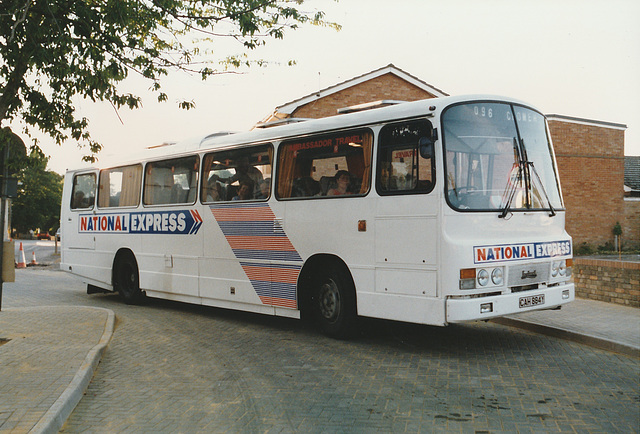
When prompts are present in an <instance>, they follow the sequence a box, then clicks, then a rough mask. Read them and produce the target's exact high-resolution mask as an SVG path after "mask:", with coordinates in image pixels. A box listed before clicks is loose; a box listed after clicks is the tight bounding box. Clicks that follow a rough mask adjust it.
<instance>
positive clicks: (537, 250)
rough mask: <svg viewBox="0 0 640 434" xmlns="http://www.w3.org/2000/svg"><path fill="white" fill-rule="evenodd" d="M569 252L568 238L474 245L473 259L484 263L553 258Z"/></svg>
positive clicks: (475, 261) (478, 262)
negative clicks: (535, 241) (522, 242)
mask: <svg viewBox="0 0 640 434" xmlns="http://www.w3.org/2000/svg"><path fill="white" fill-rule="evenodd" d="M570 254H571V241H570V240H562V241H551V242H545V243H527V244H500V245H490V246H476V247H474V248H473V261H474V263H476V264H486V263H491V262H500V261H522V260H527V259H540V258H554V257H556V256H568V255H570Z"/></svg>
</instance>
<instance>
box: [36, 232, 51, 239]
mask: <svg viewBox="0 0 640 434" xmlns="http://www.w3.org/2000/svg"><path fill="white" fill-rule="evenodd" d="M38 239H39V240H50V239H51V235H49V232H39V233H38Z"/></svg>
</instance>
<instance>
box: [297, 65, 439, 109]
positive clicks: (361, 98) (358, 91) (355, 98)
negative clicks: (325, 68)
mask: <svg viewBox="0 0 640 434" xmlns="http://www.w3.org/2000/svg"><path fill="white" fill-rule="evenodd" d="M433 97H434V96H433V95H431V94H430V93H429V92H427V91H425V90H422V89H420V88H419V87H417V86H414V85H412V84H411V83H408V82H406V81H405V80H403V79H401V78H399V77H397V76H396V75H393V74H391V73H389V74H384V75H381V76H380V77H377V78H375V79H372V80H368V81H365V82H364V83H360V84H357V85H355V86H351V87H349V88H347V89H344V90H342V91H340V92H336V93H333V94H331V95H328V96H326V97H324V98H320V99H318V100H316V101H314V102H312V103H310V104H307V105H304V106H302V107H300V108H298V109H296V110H295V111H294V112H293V113H292V117H294V118H322V117H327V116H335V115H337V114H338V109H341V108H344V107H349V106H353V105H357V104H364V103H367V102H373V101H380V100H385V99H391V100H400V101H417V100H420V99H427V98H433Z"/></svg>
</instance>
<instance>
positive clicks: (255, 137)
mask: <svg viewBox="0 0 640 434" xmlns="http://www.w3.org/2000/svg"><path fill="white" fill-rule="evenodd" d="M473 100H485V101H505V102H513V103H519V104H524V105H527V106H530V105H529V104H526V103H525V102H523V101H520V100H517V99H514V98H509V97H503V96H497V95H458V96H447V97H442V98H430V99H423V100H419V101H412V102H404V103H399V104H394V105H389V106H385V107H380V108H374V109H371V110H366V111H357V112H354V113H346V114H340V115H336V116H330V117H326V118H319V119H309V120H305V121H304V122H295V123H289V124H285V125H280V126H273V127H270V128H255V129H253V130H250V131H246V132H240V133H232V132H228V131H224V132H218V133H213V134H208V135H206V136H204V137H195V138H191V139H188V140H184V141H180V142H176V143H165V144H163V145H161V146H153V147H151V148H147V149H145V150H143V151H141V152H137V153H135V155H128V156H127V157H125V158H119V159H117V160H116V159H115V158H113V157H112V158H105V163H108V164H106V165H102V164H101V165H100V166H101V167H114V166H117V165H125V164H130V163H131V162H137V161H146V160H154V159H158V158H162V157H165V158H166V157H167V156H172V155H175V156H179V155H181V154H186V153H192V152H198V151H206V150H214V149H221V148H226V147H231V146H237V145H242V144H249V143H260V142H269V141H276V140H283V139H287V138H290V137H296V136H304V135H311V134H314V133H316V132H321V131H331V130H340V129H344V128H356V127H359V126H366V125H375V124H377V123H381V122H386V121H392V120H394V119H398V120H400V119H407V118H412V117H421V116H429V115H431V114H434V113H435V112H439V111H441V110H442V109H443V108H445V107H447V106H449V105H451V104H455V103H458V102H464V101H473ZM530 107H531V106H530ZM90 169H96V167H91V168H83V169H82V170H90Z"/></svg>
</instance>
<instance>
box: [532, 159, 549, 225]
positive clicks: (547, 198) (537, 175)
mask: <svg viewBox="0 0 640 434" xmlns="http://www.w3.org/2000/svg"><path fill="white" fill-rule="evenodd" d="M527 165H528V166H530V167H531V169H533V173H535V175H536V179H537V180H538V184H539V185H540V189H541V190H542V194H544V198H545V199H546V200H547V204H548V205H549V217H554V216H555V215H556V210H555V209H553V205H551V199H549V195H548V194H547V190H546V189H545V188H544V184H543V183H542V179H541V178H540V175H539V174H538V171H537V170H536V166H534V165H533V161H527Z"/></svg>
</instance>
